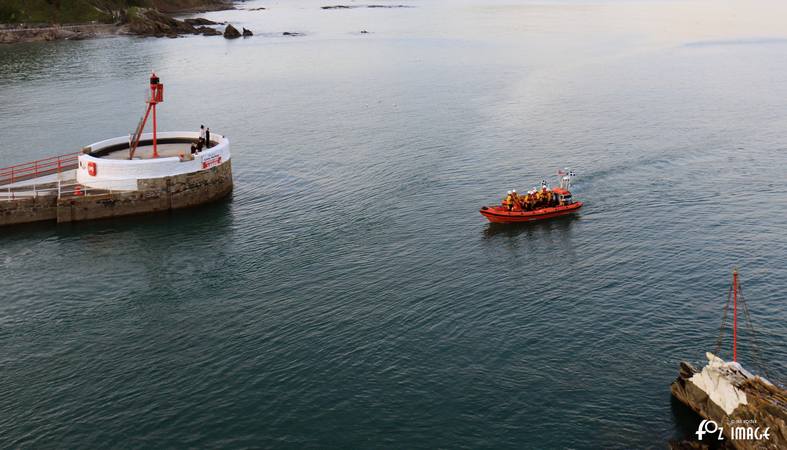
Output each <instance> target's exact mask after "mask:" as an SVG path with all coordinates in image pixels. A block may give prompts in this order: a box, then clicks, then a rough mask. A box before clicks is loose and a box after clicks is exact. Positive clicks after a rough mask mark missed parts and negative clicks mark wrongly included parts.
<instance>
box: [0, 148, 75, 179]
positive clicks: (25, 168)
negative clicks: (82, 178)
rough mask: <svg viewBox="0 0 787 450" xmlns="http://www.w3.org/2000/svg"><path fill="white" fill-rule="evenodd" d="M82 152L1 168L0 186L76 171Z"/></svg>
mask: <svg viewBox="0 0 787 450" xmlns="http://www.w3.org/2000/svg"><path fill="white" fill-rule="evenodd" d="M80 154H81V153H80V152H75V153H68V154H65V155H60V156H52V157H49V158H44V159H39V160H36V161H31V162H26V163H22V164H16V165H13V166H8V167H3V168H0V185H3V184H10V183H15V182H17V181H24V180H29V179H31V178H37V177H40V176H44V175H52V174H54V173H60V172H63V171H65V170H72V169H76V167H77V165H78V164H79V159H78V158H79V155H80Z"/></svg>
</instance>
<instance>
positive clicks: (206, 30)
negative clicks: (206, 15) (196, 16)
mask: <svg viewBox="0 0 787 450" xmlns="http://www.w3.org/2000/svg"><path fill="white" fill-rule="evenodd" d="M197 31H199V34H201V35H203V36H221V31H219V30H217V29H215V28H211V27H198V28H197Z"/></svg>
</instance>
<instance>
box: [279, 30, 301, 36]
mask: <svg viewBox="0 0 787 450" xmlns="http://www.w3.org/2000/svg"><path fill="white" fill-rule="evenodd" d="M281 35H282V36H305V35H304V34H303V33H298V32H295V31H285V32H284V33H282V34H281Z"/></svg>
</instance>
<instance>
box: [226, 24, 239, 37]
mask: <svg viewBox="0 0 787 450" xmlns="http://www.w3.org/2000/svg"><path fill="white" fill-rule="evenodd" d="M240 36H241V34H240V31H238V29H237V28H235V27H233V26H232V24H228V25H227V27H226V28H224V37H225V38H227V39H237V38H239V37H240Z"/></svg>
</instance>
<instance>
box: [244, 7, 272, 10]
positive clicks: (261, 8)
mask: <svg viewBox="0 0 787 450" xmlns="http://www.w3.org/2000/svg"><path fill="white" fill-rule="evenodd" d="M266 9H267V8H263V7H259V8H251V9H247V11H265V10H266Z"/></svg>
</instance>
